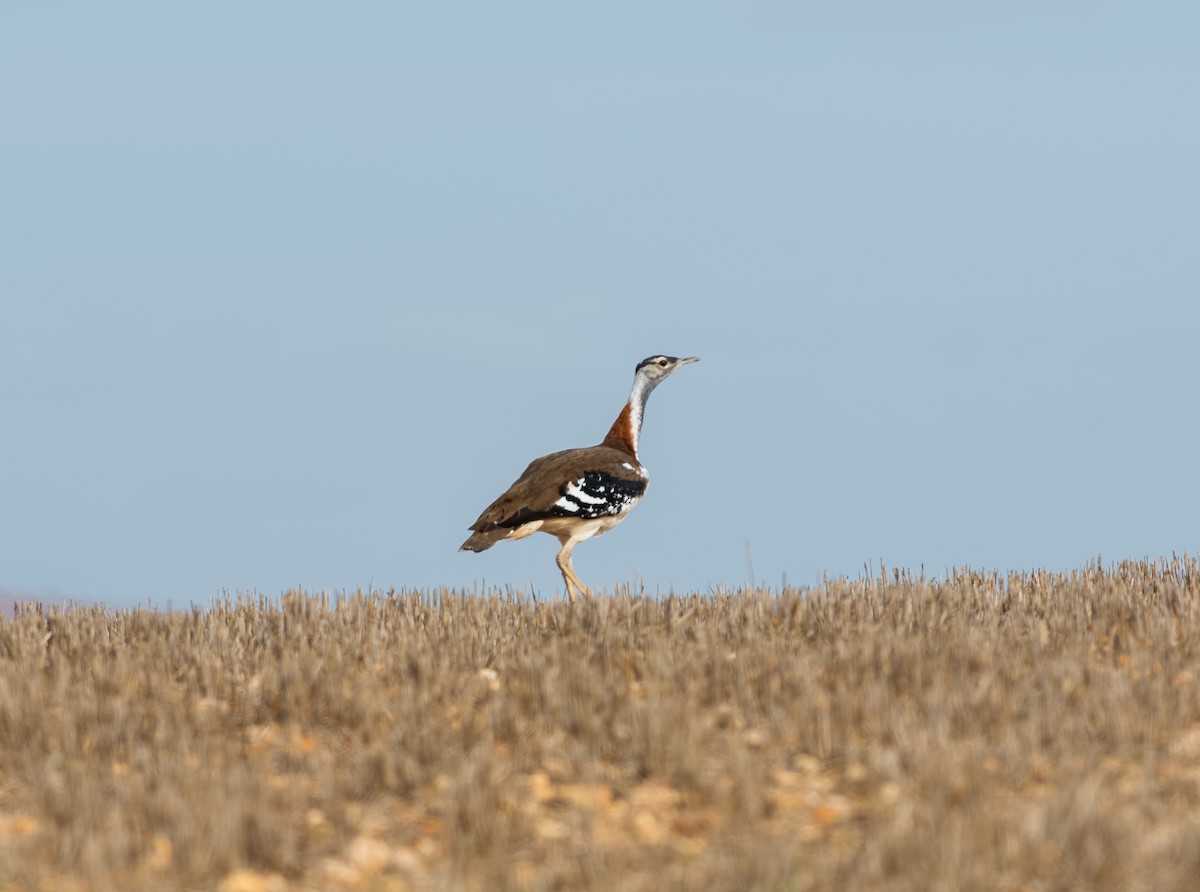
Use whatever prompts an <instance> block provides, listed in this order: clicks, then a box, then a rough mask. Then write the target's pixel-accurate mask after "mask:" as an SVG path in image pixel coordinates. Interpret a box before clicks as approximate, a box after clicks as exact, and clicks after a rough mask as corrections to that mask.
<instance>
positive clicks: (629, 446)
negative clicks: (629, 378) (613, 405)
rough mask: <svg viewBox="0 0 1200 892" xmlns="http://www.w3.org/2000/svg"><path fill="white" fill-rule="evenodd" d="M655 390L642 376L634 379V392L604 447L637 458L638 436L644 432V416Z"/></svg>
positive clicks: (613, 425)
mask: <svg viewBox="0 0 1200 892" xmlns="http://www.w3.org/2000/svg"><path fill="white" fill-rule="evenodd" d="M653 389H654V386H653V385H651V384H650V383H649V382H648V381H647V380H646V379H645V378H642V377H641V376H640V375H639V376H638V377H637V378H635V379H634V382H633V392H632V393H630V394H629V401H628V402H627V403H625V405H624V407H623V408H622V409H621V414H620V415H618V416H617V420H616V421H614V422H613V424H612V427H610V428H609V429H608V435H607V436H606V437H605V438H604V443H603V445H605V446H612V447H614V448H616V449H623V450H625V451H626V452H628V453H629V454H630V455H632V456H633V457H634V458H637V454H638V451H637V444H638V434H640V433H641V432H642V415H643V414H645V411H646V400H647V399H648V398H649V396H650V391H651V390H653Z"/></svg>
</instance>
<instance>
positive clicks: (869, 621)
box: [0, 559, 1200, 892]
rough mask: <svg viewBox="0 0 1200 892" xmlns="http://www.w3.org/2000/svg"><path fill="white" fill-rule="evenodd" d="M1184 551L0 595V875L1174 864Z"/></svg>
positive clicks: (1193, 831) (834, 872) (1063, 869)
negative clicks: (566, 585)
mask: <svg viewBox="0 0 1200 892" xmlns="http://www.w3.org/2000/svg"><path fill="white" fill-rule="evenodd" d="M1198 655H1200V567H1198V566H1197V563H1196V562H1195V561H1194V560H1192V559H1172V560H1168V561H1163V562H1158V563H1136V564H1135V563H1130V564H1122V565H1119V566H1116V567H1113V568H1110V569H1107V570H1102V569H1100V568H1099V567H1091V568H1088V569H1086V570H1082V571H1079V572H1077V573H1074V574H1069V575H1050V574H1043V573H1029V574H1012V575H1008V576H1004V575H995V574H983V573H973V572H962V573H960V574H957V575H954V576H952V577H951V578H950V579H948V580H945V581H941V582H937V583H932V582H925V581H922V580H918V579H912V578H909V577H907V576H905V575H903V574H900V575H895V574H893V575H890V576H889V577H888V578H886V579H874V580H859V581H835V582H829V583H827V584H825V585H823V586H820V587H817V588H814V589H811V590H808V591H804V592H801V591H794V590H789V591H787V592H785V593H783V594H782V595H780V594H778V593H776V594H775V595H774V596H772V595H771V594H770V593H767V592H757V591H742V592H737V593H732V594H728V595H718V596H695V595H693V596H687V597H671V598H667V599H664V600H661V601H659V600H654V599H647V598H637V597H629V596H627V595H618V596H613V597H600V598H597V599H595V600H593V601H590V602H587V603H583V604H578V605H574V606H572V605H569V604H566V603H562V602H555V603H534V602H531V601H529V600H525V599H521V598H510V597H492V598H480V597H470V596H464V595H460V594H455V593H452V592H438V593H428V592H426V593H416V594H409V593H405V594H395V593H390V594H386V595H383V594H375V595H370V596H355V597H348V598H344V599H336V600H329V599H326V598H322V597H310V596H305V595H302V594H293V595H289V596H287V597H285V598H284V599H283V600H282V603H281V604H271V603H267V602H261V603H260V602H257V601H255V602H239V603H223V604H217V605H215V606H214V607H212V608H210V609H208V610H203V611H200V610H197V611H194V612H191V613H158V612H151V611H147V610H126V611H115V610H104V609H72V610H68V611H63V612H44V611H40V610H37V609H30V608H27V609H24V610H22V611H21V612H19V613H18V615H17V616H16V618H15V619H0V890H6V892H11V890H42V889H54V890H58V889H63V890H72V889H79V890H84V889H89V890H90V889H121V890H127V892H137V890H156V889H221V890H226V892H238V890H241V892H251V890H288V889H312V890H326V889H333V890H336V889H365V890H404V889H445V890H452V889H469V890H504V889H533V890H539V889H546V890H550V889H604V890H610V889H613V890H615V889H620V890H655V892H660V890H666V889H688V890H692V889H704V890H709V889H712V890H763V892H766V890H780V892H783V890H789V892H801V890H808V889H838V890H853V889H871V890H875V889H878V890H927V889H929V890H959V889H988V890H993V889H994V890H1018V889H1026V890H1057V889H1062V890H1116V889H1130V890H1148V892H1149V890H1155V892H1162V890H1172V889H1195V888H1197V886H1198V884H1200V695H1198V687H1197V686H1198V681H1200V679H1198V675H1200V666H1198V664H1197V657H1198Z"/></svg>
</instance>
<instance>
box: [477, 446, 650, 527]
mask: <svg viewBox="0 0 1200 892" xmlns="http://www.w3.org/2000/svg"><path fill="white" fill-rule="evenodd" d="M645 492H646V476H645V471H644V469H642V467H641V466H640V465H639V464H638V463H637V460H636V459H634V458H632V456H630V455H628V454H627V453H625V452H622V451H620V450H617V449H613V448H611V447H608V446H589V447H587V448H586V449H568V450H566V451H564V452H553V453H551V454H550V455H544V456H542V457H541V458H539V459H535V460H534V461H532V462H530V464H529V467H527V468H526V469H525V472H524V473H523V474H522V475H521V476H520V477H518V478H517V480H516V482H514V483H513V485H512V486H510V487H509V488H508V490H507V491H506V492H505V493H504V494H503V495H502V496H500V498H498V499H496V501H494V502H492V504H491V505H489V506H488V507H487V508H486V509H484V511H483V513H482V514H480V515H479V519H478V520H476V521H475V523H473V524H472V525H471V529H473V530H476V531H480V532H482V531H485V530H492V529H496V528H497V527H517V526H520V525H521V524H523V523H529V522H530V521H533V520H544V519H546V518H550V517H579V518H582V519H588V518H593V517H604V516H609V515H614V514H624V513H625V512H626V511H628V510H629V509H630V508H632V507H633V506H634V504H636V503H637V501H638V499H640V498H641V497H642V495H643V494H644V493H645Z"/></svg>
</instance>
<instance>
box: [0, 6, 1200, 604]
mask: <svg viewBox="0 0 1200 892" xmlns="http://www.w3.org/2000/svg"><path fill="white" fill-rule="evenodd" d="M1198 34H1200V4H1196V3H1195V2H1182V0H1181V2H1161V0H1148V2H1140V3H1117V2H1054V0H1039V2H1032V0H1030V2H1004V3H1001V2H991V0H959V2H951V0H892V2H882V0H821V2H811V0H810V2H802V0H797V2H784V0H778V2H766V0H764V2H748V3H697V2H663V3H605V4H600V5H590V6H589V5H584V4H562V3H554V4H551V3H545V4H528V3H520V2H517V3H471V4H461V3H454V2H451V0H436V2H427V3H413V2H405V3H393V2H379V3H321V4H316V3H311V2H288V3H245V2H238V3H228V2H213V3H205V4H192V5H189V6H187V7H183V6H181V5H179V4H162V3H154V2H144V3H119V2H118V3H103V4H97V3H86V4H85V3H63V4H6V5H5V8H4V10H3V12H0V160H2V164H0V590H2V591H4V592H7V593H9V594H13V593H15V594H17V595H21V596H33V597H73V598H81V599H94V600H100V601H105V602H107V603H109V604H112V605H132V604H144V603H151V604H155V605H160V606H166V605H168V604H173V605H174V606H183V605H187V604H188V603H200V604H205V603H208V602H209V601H211V599H213V598H214V597H216V596H218V595H220V594H221V593H223V592H228V593H230V594H236V593H239V592H260V593H264V594H268V595H277V594H279V593H280V592H282V591H284V590H287V589H289V588H292V587H294V586H302V587H304V588H306V589H308V590H313V591H321V590H329V591H339V590H351V591H352V590H354V589H355V588H358V587H364V588H365V587H367V586H374V587H376V588H383V589H386V588H388V587H392V586H395V587H397V588H399V587H409V588H412V587H428V586H441V585H446V586H453V587H467V588H471V587H473V586H479V585H482V584H483V582H484V581H486V583H487V584H488V585H489V586H491V585H501V586H505V585H511V586H513V587H514V588H516V587H520V588H528V587H529V586H530V585H532V586H534V588H535V589H536V590H537V591H538V592H539V594H542V595H546V596H550V595H552V594H555V593H560V592H561V578H560V577H559V575H558V572H557V570H556V569H555V567H554V562H553V555H554V552H555V551H556V549H557V543H556V542H555V541H554V540H553V539H551V538H550V537H548V536H541V535H539V536H536V537H533V538H532V539H529V540H526V541H523V542H518V543H502V544H500V545H498V546H497V547H495V548H494V549H492V550H491V551H488V552H485V553H483V554H478V555H475V554H460V553H458V552H457V551H456V549H457V547H458V545H459V544H460V543H461V542H462V540H463V539H464V538H465V537H466V535H467V530H466V527H467V525H468V524H469V523H471V521H473V520H474V519H475V517H476V516H477V514H478V513H479V511H480V510H481V509H482V508H483V507H484V506H485V505H487V503H488V502H490V501H491V500H492V498H494V497H495V496H496V495H498V494H499V493H500V492H501V491H502V490H503V489H504V488H505V487H506V486H507V485H508V484H509V483H510V482H511V481H512V480H513V479H514V478H515V477H516V476H517V475H518V474H519V473H520V471H521V470H522V469H523V468H524V467H525V465H526V463H527V462H528V461H529V460H531V459H533V458H534V457H536V456H538V455H542V454H544V453H546V452H550V451H553V450H557V449H563V448H567V447H571V446H584V445H589V444H591V443H595V442H597V441H598V440H599V439H600V438H601V437H602V436H603V435H604V433H605V431H606V430H607V428H608V426H609V424H610V423H611V421H612V420H613V418H614V417H615V416H616V414H617V411H618V410H619V409H620V407H621V404H622V403H623V402H624V400H625V398H626V396H627V394H628V389H629V386H630V384H631V382H632V377H633V369H634V366H635V364H636V363H637V362H638V361H639V360H641V359H642V358H644V357H646V356H648V355H650V354H652V353H658V352H664V353H674V354H677V355H693V354H694V355H698V356H700V357H702V358H703V362H701V363H699V364H697V365H694V366H689V367H687V368H686V369H683V370H682V371H680V372H679V373H678V374H677V375H675V376H674V377H672V378H671V379H670V380H669V381H667V382H666V383H665V384H664V385H663V386H662V387H660V388H659V389H658V390H657V391H656V392H655V394H654V396H653V398H652V399H651V401H650V404H649V408H648V412H647V417H646V425H645V428H644V429H643V432H642V459H643V461H644V462H645V464H646V465H647V466H648V468H649V469H650V474H651V486H650V491H649V493H648V495H647V497H646V499H645V500H644V501H643V502H642V504H641V505H640V506H639V507H638V508H637V510H636V511H634V512H633V514H632V515H631V516H630V517H629V518H628V519H627V520H626V521H625V523H624V524H622V525H621V526H620V527H619V528H617V529H616V530H614V531H613V532H611V533H609V534H608V535H606V536H604V537H602V538H600V539H597V540H595V541H592V542H587V543H584V544H583V545H581V546H579V548H578V549H577V550H576V553H575V566H576V569H577V570H578V572H579V575H580V576H581V578H582V579H583V580H584V581H585V582H587V583H588V584H589V585H592V586H593V587H595V588H603V589H611V587H612V585H613V584H614V583H633V584H634V585H641V584H644V585H645V587H646V589H647V590H649V591H651V592H663V593H665V592H667V591H669V590H671V589H672V588H674V589H675V590H677V591H692V590H698V591H702V592H704V591H711V590H713V589H715V588H716V587H718V586H723V585H729V586H735V585H740V584H742V583H743V582H745V581H746V579H747V576H748V567H747V560H746V543H747V542H749V543H750V545H751V548H752V554H753V568H754V572H755V576H756V578H757V581H758V582H766V583H769V584H771V585H773V586H778V585H779V583H780V582H781V580H782V579H783V577H784V574H786V577H787V580H788V582H789V583H793V584H810V583H815V582H818V581H820V579H821V577H822V574H824V573H828V574H830V575H850V576H856V575H858V574H859V573H861V572H862V568H863V566H864V564H865V563H867V562H873V563H875V564H878V562H879V560H880V559H882V560H883V561H885V562H886V563H887V564H888V565H891V566H902V567H909V568H913V569H917V568H919V567H921V566H922V565H924V567H925V569H926V571H927V572H928V573H929V574H931V575H943V574H944V573H945V572H946V570H947V569H948V568H950V567H953V566H958V565H963V564H967V565H971V566H974V567H979V568H984V569H1002V570H1003V569H1028V568H1034V567H1046V568H1050V569H1069V568H1072V567H1078V566H1081V565H1083V564H1084V563H1086V562H1087V561H1088V560H1090V559H1094V558H1096V557H1097V556H1100V557H1101V558H1102V559H1103V560H1104V562H1105V563H1108V562H1110V561H1115V560H1119V559H1122V558H1125V557H1134V558H1139V557H1142V556H1151V557H1157V556H1160V555H1164V554H1169V553H1170V552H1172V551H1180V552H1183V551H1188V552H1191V553H1195V552H1196V551H1197V549H1198V548H1200V519H1198V518H1200V512H1198V510H1197V506H1198V505H1200V477H1198V475H1197V455H1198V454H1200V412H1198V411H1197V382H1198V381H1200V350H1198V338H1197V335H1198V326H1200V173H1198V166H1200V114H1198V113H1197V108H1198V106H1197V96H1198V95H1200V53H1198V52H1197V35H1198Z"/></svg>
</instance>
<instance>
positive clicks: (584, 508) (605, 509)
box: [549, 471, 646, 519]
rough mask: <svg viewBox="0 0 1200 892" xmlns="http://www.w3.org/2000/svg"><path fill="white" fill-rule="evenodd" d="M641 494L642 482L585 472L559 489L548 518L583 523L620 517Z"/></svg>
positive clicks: (643, 488) (644, 490)
mask: <svg viewBox="0 0 1200 892" xmlns="http://www.w3.org/2000/svg"><path fill="white" fill-rule="evenodd" d="M645 492H646V481H645V480H626V479H624V478H622V477H614V476H612V475H611V474H605V473H604V472H603V471H588V472H587V473H585V474H584V475H583V476H582V477H580V478H579V479H578V480H570V481H567V482H566V483H564V484H563V485H562V488H561V489H560V493H561V497H560V498H559V500H558V501H557V502H555V503H554V506H553V507H552V508H551V509H550V511H549V514H550V515H551V516H553V517H581V518H585V519H591V518H593V517H610V516H612V515H614V514H624V513H625V512H626V511H628V510H629V509H630V508H632V507H633V506H634V505H636V504H637V502H638V499H640V498H641V497H642V495H643V494H644V493H645Z"/></svg>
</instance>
